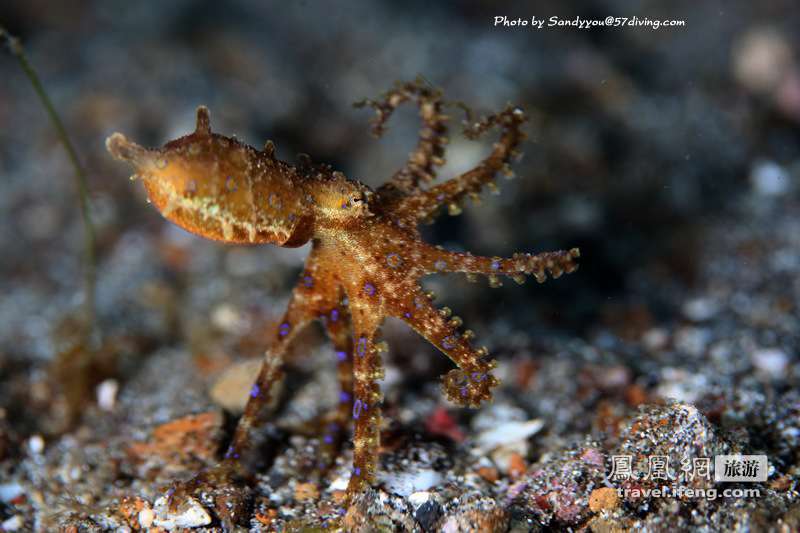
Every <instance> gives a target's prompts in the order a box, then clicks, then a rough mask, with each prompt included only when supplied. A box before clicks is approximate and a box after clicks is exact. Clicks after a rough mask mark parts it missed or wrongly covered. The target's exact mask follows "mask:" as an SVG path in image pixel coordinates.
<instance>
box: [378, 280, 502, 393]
mask: <svg viewBox="0 0 800 533" xmlns="http://www.w3.org/2000/svg"><path fill="white" fill-rule="evenodd" d="M388 309H389V313H390V314H391V315H392V316H395V317H397V318H399V319H401V320H403V321H404V322H406V323H407V324H408V325H409V326H411V327H412V328H413V329H414V331H416V332H417V333H419V334H420V335H422V336H423V337H424V338H425V339H427V340H428V342H430V343H431V344H433V345H434V346H436V347H437V348H439V350H441V351H442V353H444V354H445V355H446V356H447V357H449V358H450V360H452V361H453V362H454V363H455V364H456V365H457V366H458V368H457V369H453V370H451V371H450V372H448V373H447V374H446V375H445V376H444V377H443V380H442V388H443V390H444V393H445V395H446V396H447V398H448V399H449V400H450V401H451V402H453V403H456V404H458V405H463V406H469V407H478V406H479V405H480V403H481V402H483V401H486V400H489V399H491V397H492V388H493V387H496V386H497V385H498V384H499V381H498V380H497V378H495V377H494V376H493V375H492V374H491V371H492V369H493V368H495V366H497V363H496V361H494V360H493V359H490V358H489V351H488V350H487V349H486V348H485V347H481V348H475V347H473V346H472V344H471V340H472V337H473V335H474V334H473V333H472V331H470V330H466V331H461V325H462V323H461V319H460V318H458V317H453V316H451V312H450V310H449V309H448V308H446V307H445V308H442V309H436V308H435V307H434V306H433V304H432V303H431V300H430V297H429V296H428V295H426V294H425V293H424V292H423V291H422V289H420V288H417V290H416V291H413V292H412V296H411V297H410V298H406V299H403V300H397V301H395V302H393V303H392V305H391V306H390V307H389V308H388Z"/></svg>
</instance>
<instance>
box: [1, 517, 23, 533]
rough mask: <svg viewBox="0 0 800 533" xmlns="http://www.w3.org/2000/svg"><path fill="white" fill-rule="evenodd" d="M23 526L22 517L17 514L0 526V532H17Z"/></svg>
mask: <svg viewBox="0 0 800 533" xmlns="http://www.w3.org/2000/svg"><path fill="white" fill-rule="evenodd" d="M23 524H24V522H23V521H22V516H21V515H18V514H17V515H14V516H12V517H11V518H9V519H8V520H5V521H4V522H3V523H2V524H0V530H2V531H19V529H20V528H21V527H22V526H23Z"/></svg>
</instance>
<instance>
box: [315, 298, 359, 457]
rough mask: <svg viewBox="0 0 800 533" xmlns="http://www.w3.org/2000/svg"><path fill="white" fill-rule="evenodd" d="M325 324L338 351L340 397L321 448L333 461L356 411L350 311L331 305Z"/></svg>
mask: <svg viewBox="0 0 800 533" xmlns="http://www.w3.org/2000/svg"><path fill="white" fill-rule="evenodd" d="M323 324H324V326H325V332H326V333H327V335H328V338H329V339H330V341H331V343H332V344H333V350H334V354H335V355H336V373H337V378H338V380H339V400H338V404H337V407H336V413H335V415H334V418H333V420H331V421H330V422H329V423H328V425H327V427H326V428H325V431H324V436H323V439H322V450H321V452H322V453H321V455H322V457H323V460H324V461H325V462H326V463H328V464H332V462H333V460H334V459H335V458H336V455H337V453H338V452H339V450H340V448H341V444H342V442H343V439H344V437H345V435H346V434H347V429H348V427H349V426H350V418H351V415H352V412H353V336H352V334H351V331H352V330H351V325H350V315H349V313H348V311H347V308H346V307H345V306H343V305H340V306H336V307H334V308H332V309H331V310H330V311H329V312H328V313H327V314H326V315H325V316H323Z"/></svg>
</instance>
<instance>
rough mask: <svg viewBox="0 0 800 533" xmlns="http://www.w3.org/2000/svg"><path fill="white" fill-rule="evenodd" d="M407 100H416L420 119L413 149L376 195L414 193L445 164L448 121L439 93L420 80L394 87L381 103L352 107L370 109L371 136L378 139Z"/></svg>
mask: <svg viewBox="0 0 800 533" xmlns="http://www.w3.org/2000/svg"><path fill="white" fill-rule="evenodd" d="M411 100H416V103H417V106H418V108H419V114H420V117H421V118H422V127H421V128H420V131H419V141H418V142H417V147H416V148H415V149H414V151H413V152H411V154H409V157H408V161H406V164H405V165H404V166H403V167H402V168H401V169H400V170H399V171H398V172H396V173H395V174H394V176H393V177H392V179H391V181H389V182H388V183H387V184H386V185H384V186H383V187H381V188H380V189H378V193H385V192H387V191H388V190H390V189H394V190H396V191H400V192H404V193H408V192H412V191H415V190H417V189H418V188H419V185H420V182H422V183H428V182H431V181H433V180H434V179H435V178H436V167H438V166H441V165H443V164H444V163H445V160H444V147H445V145H446V144H447V141H448V139H447V125H446V123H447V120H448V117H447V115H445V114H444V113H442V107H443V105H444V103H443V101H442V91H441V90H439V89H435V88H433V87H431V86H430V85H429V84H428V83H427V82H426V81H425V80H424V79H423V78H422V77H419V78H417V79H416V80H415V81H413V82H405V83H398V84H397V85H396V86H395V87H394V88H393V89H392V90H390V91H389V92H387V93H386V94H384V95H383V98H382V99H381V100H363V101H361V102H356V104H355V105H356V107H364V106H370V107H372V108H373V109H374V110H375V118H374V119H373V120H372V133H373V135H375V136H376V137H380V136H381V135H383V133H384V131H385V130H386V122H387V121H388V120H389V118H390V117H391V116H392V114H393V113H394V111H395V109H397V108H398V107H399V106H400V105H401V104H403V103H405V102H409V101H411Z"/></svg>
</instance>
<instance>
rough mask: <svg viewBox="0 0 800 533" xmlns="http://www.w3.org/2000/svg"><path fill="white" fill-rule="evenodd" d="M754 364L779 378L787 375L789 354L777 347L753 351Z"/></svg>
mask: <svg viewBox="0 0 800 533" xmlns="http://www.w3.org/2000/svg"><path fill="white" fill-rule="evenodd" d="M751 359H752V361H753V366H754V367H756V369H757V370H759V371H761V372H763V373H764V374H766V375H767V376H769V377H770V378H772V379H779V378H781V377H784V376H785V375H786V367H787V366H788V364H789V356H788V355H787V354H786V352H784V351H783V350H779V349H777V348H764V349H761V350H756V351H755V352H753V355H752V357H751Z"/></svg>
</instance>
